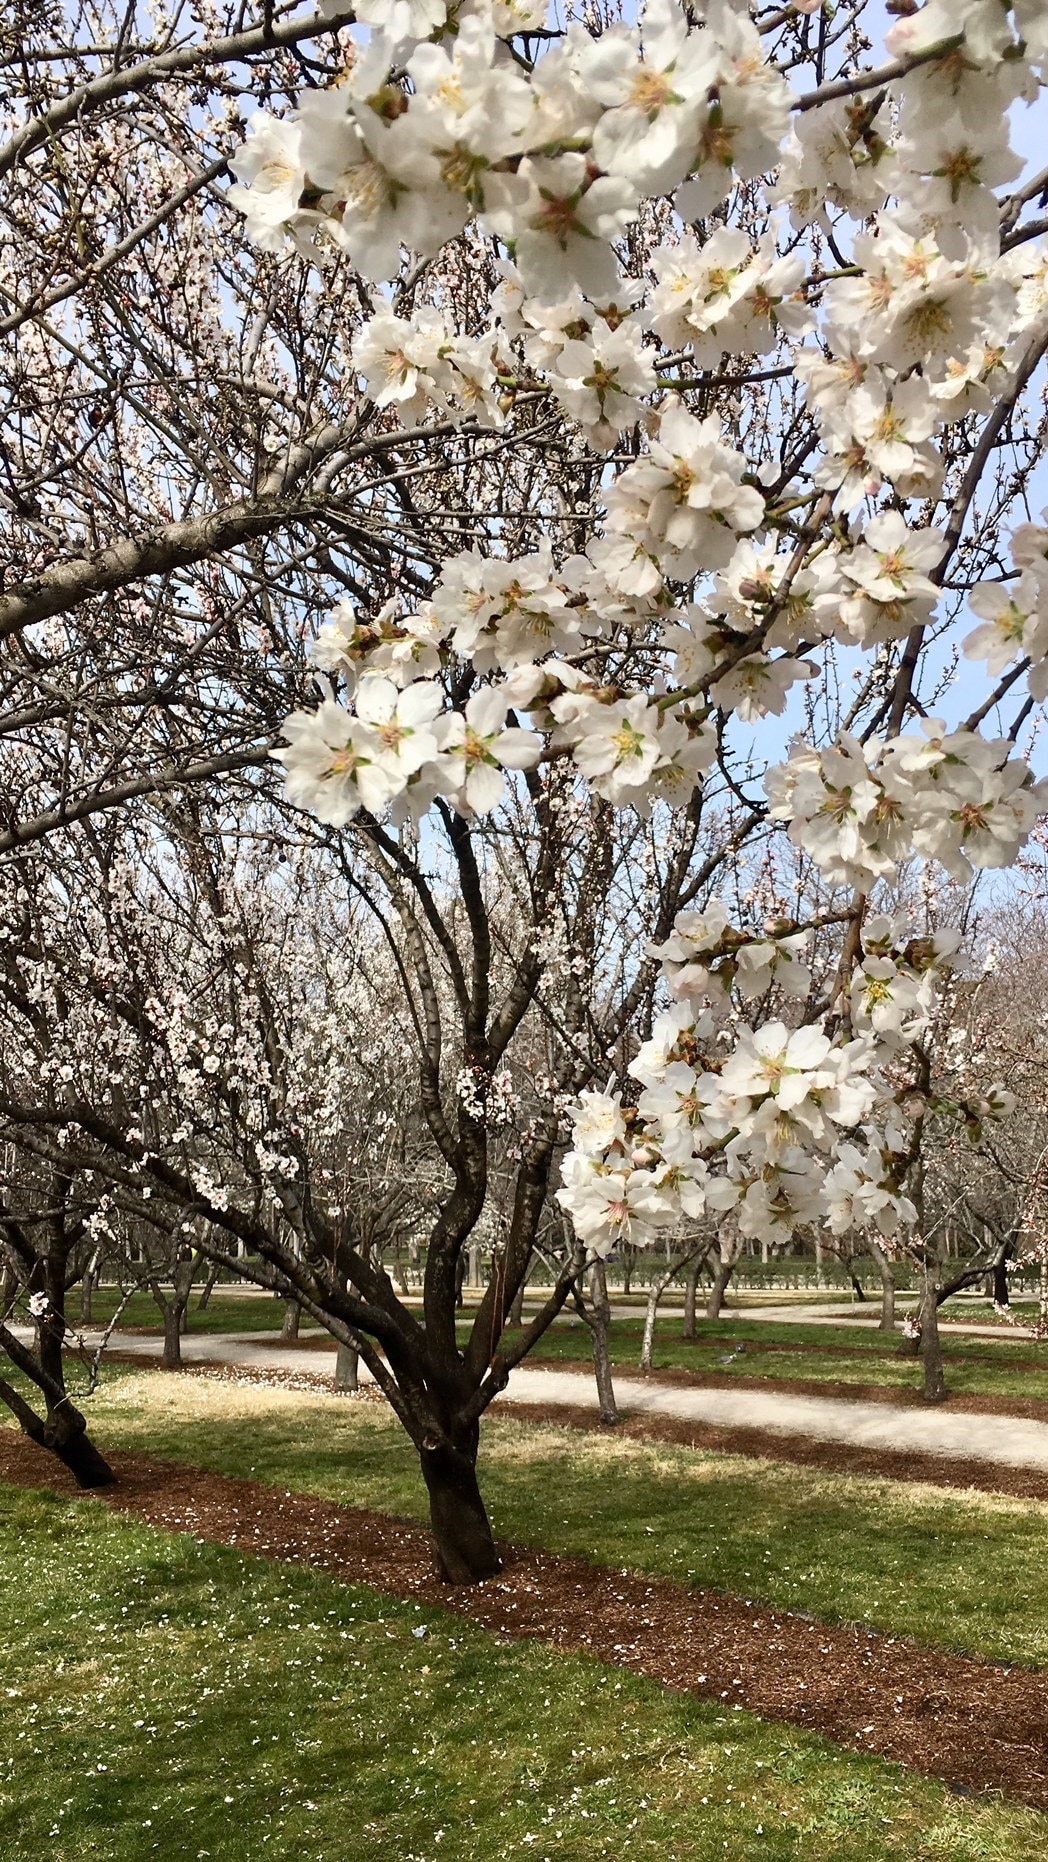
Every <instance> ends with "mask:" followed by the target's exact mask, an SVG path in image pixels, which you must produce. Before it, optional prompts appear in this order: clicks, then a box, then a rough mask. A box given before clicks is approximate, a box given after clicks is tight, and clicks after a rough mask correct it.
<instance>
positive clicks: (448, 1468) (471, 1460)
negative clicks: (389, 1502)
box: [419, 1425, 501, 1584]
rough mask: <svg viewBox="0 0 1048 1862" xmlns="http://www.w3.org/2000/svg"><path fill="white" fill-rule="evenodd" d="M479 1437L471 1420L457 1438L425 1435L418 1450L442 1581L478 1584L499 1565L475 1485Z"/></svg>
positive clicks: (486, 1516)
mask: <svg viewBox="0 0 1048 1862" xmlns="http://www.w3.org/2000/svg"><path fill="white" fill-rule="evenodd" d="M479 1442H480V1430H479V1428H478V1427H477V1426H476V1425H474V1426H473V1428H472V1429H471V1430H468V1431H467V1432H466V1433H465V1434H464V1435H463V1436H462V1437H461V1438H460V1440H459V1441H458V1442H452V1441H451V1440H446V1441H444V1442H438V1441H437V1440H436V1438H435V1437H427V1438H426V1439H425V1440H424V1441H423V1444H422V1447H421V1448H420V1450H419V1460H420V1462H421V1464H422V1478H423V1480H424V1481H425V1483H426V1489H427V1492H428V1493H429V1518H430V1525H431V1526H432V1528H433V1546H434V1550H435V1552H436V1557H437V1571H438V1574H439V1576H440V1578H441V1581H442V1582H443V1583H444V1584H477V1583H479V1582H480V1580H481V1579H482V1578H490V1577H494V1576H495V1573H496V1572H497V1571H498V1570H500V1569H501V1560H500V1558H499V1555H498V1551H497V1549H496V1546H495V1540H494V1537H493V1535H492V1531H491V1522H490V1520H489V1519H488V1515H487V1509H486V1508H485V1505H484V1501H483V1499H482V1498H481V1492H480V1488H479V1486H478V1485H477V1448H478V1446H479Z"/></svg>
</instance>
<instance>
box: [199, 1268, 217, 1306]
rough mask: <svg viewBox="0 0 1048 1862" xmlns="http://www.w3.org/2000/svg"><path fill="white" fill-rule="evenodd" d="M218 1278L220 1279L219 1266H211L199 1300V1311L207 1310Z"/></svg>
mask: <svg viewBox="0 0 1048 1862" xmlns="http://www.w3.org/2000/svg"><path fill="white" fill-rule="evenodd" d="M217 1279H218V1268H217V1267H211V1268H209V1270H208V1276H207V1279H206V1280H205V1282H204V1284H203V1287H202V1288H201V1290H200V1298H199V1299H198V1300H197V1312H206V1311H207V1309H208V1305H209V1303H210V1299H211V1295H212V1293H213V1292H214V1290H215V1282H216V1280H217Z"/></svg>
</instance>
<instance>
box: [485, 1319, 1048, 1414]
mask: <svg viewBox="0 0 1048 1862" xmlns="http://www.w3.org/2000/svg"><path fill="white" fill-rule="evenodd" d="M696 1332H697V1337H696V1340H695V1342H694V1343H691V1342H690V1341H689V1340H687V1339H685V1338H684V1336H683V1326H682V1321H681V1319H680V1318H679V1317H669V1318H666V1319H660V1320H659V1321H658V1323H657V1327H656V1334H655V1350H654V1353H653V1357H652V1365H653V1368H654V1369H655V1370H683V1371H694V1372H696V1373H698V1374H702V1373H706V1374H709V1373H711V1372H712V1373H714V1374H716V1375H717V1376H728V1377H761V1378H767V1379H769V1380H771V1381H776V1380H782V1379H797V1378H802V1379H804V1380H806V1381H812V1382H816V1383H853V1384H878V1385H880V1386H882V1387H884V1388H889V1389H898V1390H915V1389H919V1388H920V1384H921V1367H920V1365H919V1364H917V1363H916V1362H915V1361H914V1360H913V1359H912V1358H909V1359H907V1358H900V1357H899V1355H898V1352H899V1343H900V1334H899V1333H895V1334H894V1335H893V1336H892V1337H888V1336H887V1335H886V1334H884V1333H880V1332H877V1331H867V1330H863V1331H861V1332H860V1331H858V1330H857V1329H856V1328H854V1327H852V1328H849V1327H848V1326H847V1325H838V1326H831V1325H802V1324H797V1325H793V1324H790V1323H782V1324H777V1323H773V1322H772V1321H770V1320H769V1321H767V1322H765V1321H763V1320H754V1319H751V1320H745V1319H739V1318H736V1317H735V1316H734V1315H733V1316H731V1317H730V1318H728V1319H724V1320H718V1321H715V1322H713V1323H709V1322H707V1321H705V1320H704V1321H701V1322H700V1323H699V1324H698V1325H697V1327H696ZM642 1335H643V1323H642V1321H641V1320H640V1319H638V1318H632V1317H631V1318H628V1319H627V1318H615V1319H613V1321H612V1326H611V1334H610V1340H611V1353H612V1362H613V1364H614V1365H615V1366H616V1367H617V1368H619V1369H620V1370H621V1371H623V1372H624V1373H628V1372H634V1373H635V1372H636V1371H637V1368H638V1365H639V1363H640V1351H641V1339H642ZM514 1336H515V1334H511V1335H510V1337H511V1339H512V1337H514ZM943 1355H944V1357H945V1360H946V1370H947V1382H948V1385H949V1388H950V1389H951V1390H952V1391H956V1392H957V1393H958V1394H960V1393H967V1394H970V1395H980V1396H1006V1397H1007V1396H1013V1397H1037V1398H1040V1399H1042V1400H1048V1348H1046V1347H1045V1346H1044V1345H1039V1344H1036V1343H1034V1342H1033V1341H1032V1340H1029V1339H1017V1338H1014V1337H1008V1338H1004V1339H1001V1340H997V1339H995V1338H964V1337H962V1336H959V1335H957V1334H954V1333H947V1334H944V1336H943ZM589 1356H590V1336H589V1333H588V1331H587V1330H586V1328H585V1326H584V1325H583V1323H582V1321H581V1320H579V1319H576V1320H574V1321H573V1322H572V1321H567V1322H565V1323H563V1324H561V1325H558V1326H555V1327H551V1329H550V1330H549V1331H548V1332H547V1333H546V1334H545V1336H544V1337H543V1338H542V1339H540V1341H539V1343H538V1345H537V1346H536V1347H535V1349H534V1351H533V1352H532V1353H531V1356H530V1359H529V1362H531V1363H547V1364H566V1363H572V1362H577V1361H579V1360H587V1359H588V1358H589ZM1042 1365H1043V1369H1041V1368H1038V1367H1039V1366H1042Z"/></svg>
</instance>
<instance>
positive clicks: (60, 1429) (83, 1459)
mask: <svg viewBox="0 0 1048 1862" xmlns="http://www.w3.org/2000/svg"><path fill="white" fill-rule="evenodd" d="M0 1402H3V1403H4V1404H5V1405H6V1406H7V1408H8V1409H9V1410H10V1411H11V1413H12V1415H13V1416H15V1417H16V1419H17V1421H18V1425H19V1427H20V1429H21V1430H22V1433H23V1435H27V1436H28V1437H29V1440H30V1441H31V1442H36V1443H37V1445H38V1447H40V1448H46V1449H47V1450H48V1452H49V1453H50V1454H52V1455H54V1456H56V1457H57V1459H58V1460H59V1461H61V1463H62V1464H63V1466H64V1467H67V1468H68V1469H69V1472H70V1474H71V1475H72V1476H73V1479H74V1480H75V1481H76V1484H77V1486H78V1487H85V1488H92V1487H111V1486H112V1485H113V1483H114V1482H115V1481H116V1478H117V1477H116V1475H115V1474H114V1473H113V1470H112V1468H111V1467H110V1465H109V1463H108V1461H107V1460H106V1459H105V1457H104V1456H103V1455H101V1454H100V1453H99V1451H98V1449H97V1448H96V1447H95V1445H94V1443H93V1442H92V1440H91V1437H90V1436H89V1435H88V1433H87V1424H86V1422H85V1421H84V1418H83V1416H82V1415H81V1414H80V1411H79V1410H78V1409H76V1408H75V1407H74V1405H73V1404H72V1403H70V1402H69V1400H68V1398H64V1399H60V1400H59V1401H58V1402H55V1403H53V1404H49V1407H48V1413H47V1418H46V1420H45V1419H44V1417H42V1416H38V1415H37V1413H36V1411H35V1409H33V1407H32V1405H31V1404H29V1403H27V1402H26V1400H25V1397H24V1396H23V1395H22V1393H21V1391H19V1390H15V1389H13V1388H12V1386H11V1385H10V1384H9V1383H8V1382H7V1381H6V1380H5V1379H4V1378H2V1377H0Z"/></svg>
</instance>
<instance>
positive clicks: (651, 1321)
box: [640, 1280, 666, 1371]
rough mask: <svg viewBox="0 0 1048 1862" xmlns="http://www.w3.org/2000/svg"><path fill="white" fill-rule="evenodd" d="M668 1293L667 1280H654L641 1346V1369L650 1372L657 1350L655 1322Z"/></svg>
mask: <svg viewBox="0 0 1048 1862" xmlns="http://www.w3.org/2000/svg"><path fill="white" fill-rule="evenodd" d="M665 1291H666V1282H665V1280H653V1281H652V1283H651V1286H650V1288H649V1290H648V1308H647V1311H646V1312H645V1314H644V1335H643V1337H642V1339H641V1344H640V1368H641V1370H642V1371H650V1369H651V1360H652V1355H653V1353H654V1350H655V1321H656V1319H657V1318H658V1316H659V1301H660V1300H661V1298H662V1296H663V1294H664V1292H665Z"/></svg>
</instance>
